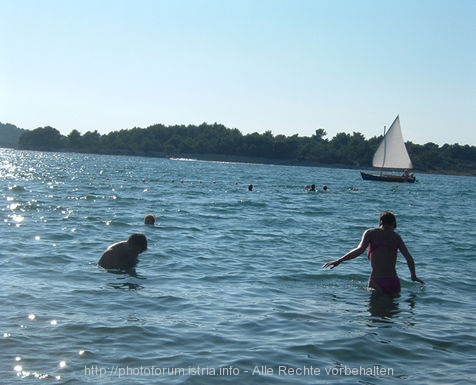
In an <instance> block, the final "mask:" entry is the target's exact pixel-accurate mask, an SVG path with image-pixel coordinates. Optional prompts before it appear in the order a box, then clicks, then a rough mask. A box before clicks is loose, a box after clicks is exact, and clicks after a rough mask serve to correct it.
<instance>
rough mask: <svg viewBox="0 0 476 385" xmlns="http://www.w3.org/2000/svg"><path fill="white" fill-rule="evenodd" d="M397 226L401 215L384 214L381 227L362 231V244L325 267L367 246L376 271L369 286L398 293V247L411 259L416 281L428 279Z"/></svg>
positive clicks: (409, 260)
mask: <svg viewBox="0 0 476 385" xmlns="http://www.w3.org/2000/svg"><path fill="white" fill-rule="evenodd" d="M396 228H397V219H396V218H395V215H393V213H391V212H390V211H384V212H383V213H382V214H380V227H378V228H373V229H368V230H366V231H365V232H364V234H363V235H362V240H361V241H360V244H359V245H358V246H357V247H356V248H355V249H353V250H351V251H349V252H348V253H347V254H345V255H344V256H343V257H341V258H339V259H336V260H334V261H330V262H327V263H325V264H324V265H323V266H322V267H323V268H326V267H329V266H330V268H331V269H333V268H334V267H336V266H338V265H340V264H341V263H342V262H344V261H347V260H349V259H354V258H356V257H358V256H359V255H360V254H362V253H363V252H364V251H365V250H366V249H367V247H368V248H369V250H368V257H369V260H370V264H371V266H372V272H371V273H370V278H369V282H368V287H369V289H371V290H374V291H376V292H379V293H384V294H395V293H398V292H399V291H400V279H399V278H398V275H397V270H396V267H395V266H396V263H397V251H400V252H401V253H402V254H403V256H404V257H405V259H406V260H407V265H408V268H409V269H410V274H411V278H412V280H413V281H416V282H420V283H424V282H423V281H422V280H421V279H420V278H418V277H417V276H416V273H415V262H414V261H413V257H412V256H411V254H410V252H409V251H408V249H407V247H406V246H405V243H404V242H403V239H402V238H401V237H400V235H398V234H397V233H396V232H395V231H394V230H395V229H396Z"/></svg>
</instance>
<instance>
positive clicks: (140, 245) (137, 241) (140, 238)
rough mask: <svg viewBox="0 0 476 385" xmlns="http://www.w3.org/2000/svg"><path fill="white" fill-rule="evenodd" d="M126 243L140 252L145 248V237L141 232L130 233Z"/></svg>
mask: <svg viewBox="0 0 476 385" xmlns="http://www.w3.org/2000/svg"><path fill="white" fill-rule="evenodd" d="M127 243H128V244H129V245H130V246H131V247H133V248H134V249H137V250H140V252H141V253H142V252H143V251H146V250H147V238H146V237H145V235H144V234H142V233H135V234H132V235H131V236H130V237H129V238H127Z"/></svg>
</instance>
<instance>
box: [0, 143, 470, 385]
mask: <svg viewBox="0 0 476 385" xmlns="http://www.w3.org/2000/svg"><path fill="white" fill-rule="evenodd" d="M417 179H418V182H417V183H415V184H389V183H379V182H369V181H363V180H361V177H360V174H359V170H344V169H329V168H312V167H293V166H274V165H260V164H238V163H219V162H203V161H195V160H192V159H188V160H187V159H176V160H173V159H159V158H142V157H127V156H101V155H84V154H82V155H81V154H69V153H43V152H26V151H25V152H23V151H16V150H9V149H1V150H0V195H1V197H0V199H1V200H0V202H1V203H0V215H1V224H0V226H1V240H2V247H1V253H0V268H1V272H2V288H1V291H0V306H1V315H2V316H1V318H0V383H2V384H37V383H42V382H46V383H53V384H55V383H59V384H92V383H101V384H103V383H105V384H121V383H124V384H131V383H133V384H151V383H167V384H210V383H212V384H245V383H247V384H248V383H249V384H274V383H277V384H309V383H329V384H356V383H360V384H408V383H411V384H468V383H471V382H474V381H475V379H476V376H475V374H474V373H475V372H474V368H475V367H476V359H475V357H476V333H475V321H476V320H475V315H476V311H475V308H474V300H475V293H476V284H475V281H474V276H475V266H476V263H475V251H474V249H475V246H476V229H475V224H476V203H475V202H476V192H475V187H476V179H475V178H474V177H464V176H443V175H427V174H418V175H417ZM313 183H314V184H316V186H317V192H315V193H310V192H308V191H307V190H306V189H305V186H306V185H310V184H313ZM249 184H253V187H254V188H253V190H252V191H248V185H249ZM324 185H327V186H328V189H327V190H326V191H325V190H324V189H323V186H324ZM383 210H392V211H393V212H394V213H395V214H396V216H397V221H398V228H397V231H398V232H399V233H400V235H401V236H402V237H403V239H404V240H405V242H406V244H407V246H408V248H409V250H410V252H411V253H412V255H413V257H414V259H415V262H416V271H417V275H418V276H419V277H420V278H421V279H423V280H424V281H425V285H421V284H419V283H415V282H412V281H411V279H410V274H409V271H408V268H407V265H406V263H405V260H404V258H403V257H402V256H401V255H400V256H399V259H398V263H397V270H398V273H399V276H400V278H401V281H402V291H401V293H400V294H399V295H398V296H396V297H386V296H375V295H372V294H371V293H370V292H368V291H367V290H366V283H367V279H368V275H369V271H370V267H369V262H368V260H367V258H366V256H365V255H362V256H361V257H359V258H357V259H354V260H352V261H347V262H345V263H343V264H341V265H339V266H338V267H337V268H335V269H333V270H325V269H322V265H323V264H324V263H325V262H327V261H329V260H331V259H335V258H339V257H341V256H342V255H343V254H344V253H346V252H347V251H348V250H350V249H352V248H353V247H355V246H356V245H357V244H358V243H359V241H360V238H361V235H362V232H363V231H364V230H365V229H366V228H370V227H374V226H378V216H379V214H380V212H381V211H383ZM148 213H153V214H155V215H156V216H157V222H156V224H155V225H154V226H147V225H144V223H143V220H144V217H145V215H146V214H148ZM135 232H142V233H144V234H145V235H146V236H147V238H148V246H149V247H148V250H147V251H146V252H144V253H143V254H141V255H140V262H139V264H138V266H137V268H136V269H135V272H129V273H112V272H106V271H104V270H103V269H101V268H99V267H97V265H96V263H97V260H98V259H99V257H100V256H101V254H102V253H103V251H104V250H105V249H106V247H107V246H108V245H109V244H111V243H113V242H116V241H121V240H124V239H126V238H127V237H128V236H129V235H130V234H132V233H135Z"/></svg>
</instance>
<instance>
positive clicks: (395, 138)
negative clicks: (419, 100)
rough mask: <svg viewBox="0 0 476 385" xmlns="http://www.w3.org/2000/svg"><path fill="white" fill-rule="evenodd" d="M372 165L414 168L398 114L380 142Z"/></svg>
mask: <svg viewBox="0 0 476 385" xmlns="http://www.w3.org/2000/svg"><path fill="white" fill-rule="evenodd" d="M372 165H373V166H374V167H378V168H393V169H406V168H413V165H412V161H411V159H410V156H409V155H408V152H407V148H406V147H405V143H404V141H403V136H402V129H401V128H400V119H399V117H398V116H397V117H396V118H395V120H394V121H393V123H392V125H391V126H390V128H389V129H388V131H387V133H386V134H385V135H384V137H383V140H382V143H380V146H379V147H378V148H377V151H376V152H375V155H374V158H373V161H372Z"/></svg>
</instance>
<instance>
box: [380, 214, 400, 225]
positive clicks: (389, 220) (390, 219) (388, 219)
mask: <svg viewBox="0 0 476 385" xmlns="http://www.w3.org/2000/svg"><path fill="white" fill-rule="evenodd" d="M380 225H394V227H395V228H397V218H396V217H395V215H394V214H393V213H392V212H391V211H384V212H383V213H382V214H380Z"/></svg>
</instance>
